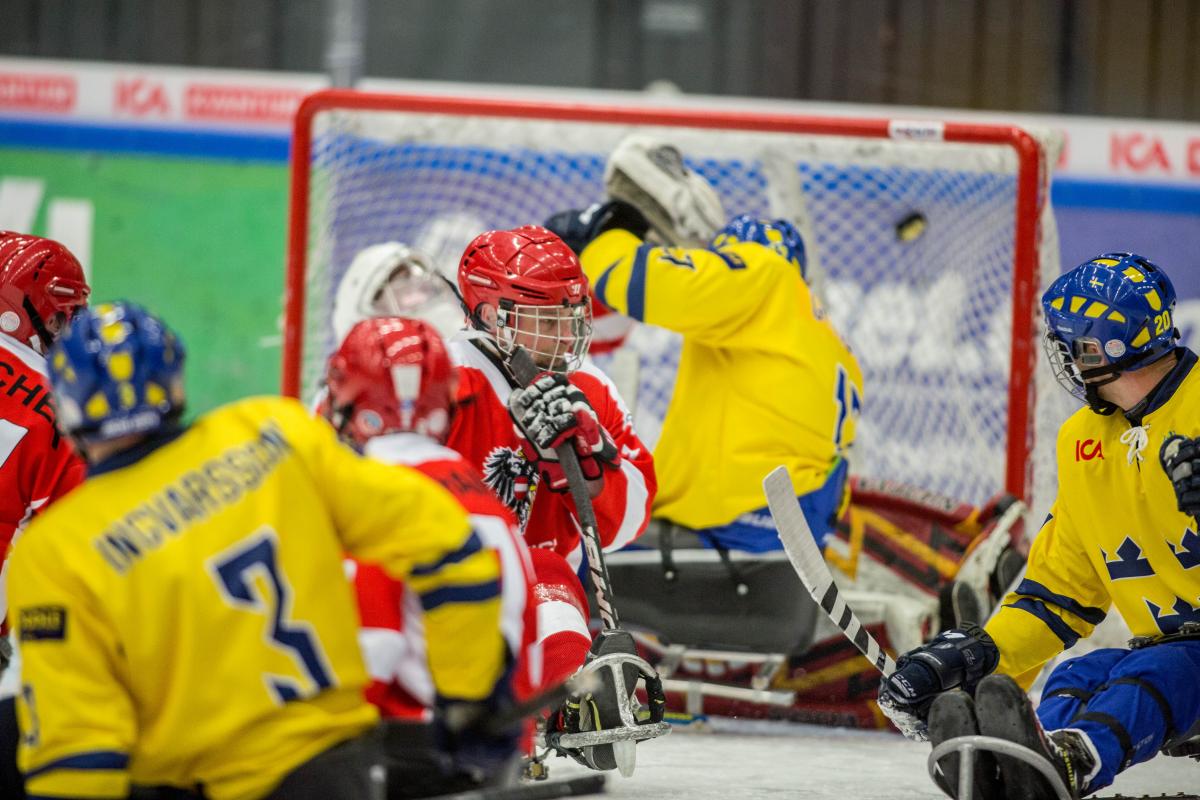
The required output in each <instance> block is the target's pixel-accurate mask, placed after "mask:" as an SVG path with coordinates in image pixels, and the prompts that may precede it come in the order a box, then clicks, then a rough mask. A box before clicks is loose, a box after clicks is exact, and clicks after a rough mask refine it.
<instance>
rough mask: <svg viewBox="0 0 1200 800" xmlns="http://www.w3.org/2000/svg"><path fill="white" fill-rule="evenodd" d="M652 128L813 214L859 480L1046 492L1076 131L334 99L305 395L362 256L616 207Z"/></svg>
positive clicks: (293, 296) (649, 335) (319, 189)
mask: <svg viewBox="0 0 1200 800" xmlns="http://www.w3.org/2000/svg"><path fill="white" fill-rule="evenodd" d="M635 129H650V130H653V131H654V132H655V133H657V134H660V135H662V136H664V137H665V138H667V139H668V140H671V141H673V142H675V143H676V144H677V145H678V146H679V148H680V150H681V151H682V152H683V153H684V156H685V158H686V160H687V162H688V163H689V165H690V166H691V167H692V168H693V169H695V170H696V171H698V172H699V173H700V174H702V175H704V176H705V177H706V178H707V179H708V180H709V181H710V182H711V183H713V185H714V186H715V187H716V188H717V190H718V192H719V194H720V195H721V197H722V200H723V202H724V204H725V208H726V211H727V212H729V213H730V214H735V213H743V212H744V213H751V214H756V215H760V216H761V215H770V216H786V217H789V218H791V219H792V220H793V221H796V222H797V223H798V224H799V227H800V229H801V232H802V233H803V234H804V238H805V244H806V249H807V251H808V252H809V254H810V258H811V259H812V260H814V261H815V262H816V266H817V269H816V272H817V274H818V275H819V281H820V294H821V295H822V296H823V297H824V299H825V300H826V304H827V308H828V312H829V314H830V316H831V318H832V319H833V321H834V324H835V327H837V328H838V330H839V331H840V332H842V333H843V335H844V336H845V337H846V338H847V340H848V342H849V344H850V345H851V347H852V348H853V349H854V350H855V352H856V354H857V355H858V357H859V360H860V362H861V363H862V366H863V368H864V376H865V384H866V385H865V391H864V393H865V398H864V409H863V419H862V425H861V430H862V434H861V435H860V438H859V442H858V443H857V444H856V450H857V451H858V452H857V454H856V463H855V469H856V471H857V472H859V473H860V474H867V475H871V476H874V477H879V478H887V479H893V480H899V481H903V482H909V483H914V484H916V485H919V486H922V488H926V489H929V490H931V491H936V492H941V493H943V494H946V495H949V496H951V497H955V498H956V499H962V500H968V501H971V502H982V501H983V500H986V499H987V497H988V496H990V495H991V494H993V493H995V492H998V491H1001V490H1007V491H1009V492H1011V493H1013V494H1015V495H1017V496H1018V497H1022V498H1026V499H1029V498H1030V497H1031V494H1032V492H1033V485H1032V483H1031V480H1032V475H1033V469H1034V464H1035V461H1036V462H1037V463H1039V464H1042V465H1047V464H1048V465H1049V466H1050V467H1051V470H1050V471H1051V472H1052V457H1049V458H1048V457H1047V456H1046V455H1045V454H1044V452H1043V454H1042V455H1041V456H1036V457H1035V442H1036V443H1037V446H1038V448H1045V447H1046V446H1047V445H1049V446H1050V447H1052V445H1053V438H1054V437H1053V427H1054V424H1056V423H1057V422H1058V421H1060V419H1061V414H1058V415H1056V416H1055V418H1054V419H1052V420H1050V421H1049V422H1048V423H1046V424H1045V425H1043V424H1042V423H1039V422H1038V421H1037V418H1038V417H1039V413H1038V399H1039V396H1040V393H1039V391H1038V388H1039V386H1040V385H1041V384H1042V382H1043V380H1044V376H1043V375H1042V374H1041V373H1042V371H1041V370H1040V369H1039V368H1038V366H1037V365H1038V363H1039V359H1038V357H1037V354H1036V350H1037V348H1036V347H1035V344H1036V342H1035V337H1036V336H1037V327H1038V309H1037V298H1038V293H1039V291H1040V289H1041V287H1043V286H1045V285H1046V284H1047V283H1048V281H1049V280H1051V279H1052V278H1053V277H1054V276H1056V275H1057V274H1058V272H1059V265H1058V260H1057V258H1058V257H1057V252H1056V247H1057V240H1056V237H1055V235H1054V232H1053V219H1052V216H1051V214H1050V208H1049V172H1050V165H1052V164H1053V159H1054V158H1055V157H1056V147H1057V143H1056V142H1055V141H1054V138H1053V136H1050V135H1047V134H1039V135H1037V136H1035V135H1033V134H1031V133H1029V132H1027V131H1025V130H1023V129H1021V128H1018V127H1014V126H1004V125H987V124H974V123H966V122H955V121H946V122H937V121H904V120H889V119H867V118H849V117H847V118H842V117H828V116H820V117H814V116H805V115H802V114H792V113H777V112H776V113H759V112H755V111H740V110H739V111H730V110H708V109H693V108H649V107H642V106H638V105H629V106H621V105H615V104H608V105H599V104H595V105H594V104H587V103H558V102H541V101H526V100H502V99H480V98H470V99H468V98H455V97H436V96H424V95H390V94H374V93H364V92H355V91H348V90H327V91H321V92H317V93H316V94H313V95H310V96H309V97H308V98H307V99H306V100H305V101H304V102H303V104H302V105H301V107H300V109H299V112H298V113H297V117H296V122H295V129H294V135H293V142H292V155H291V170H292V177H291V198H290V222H289V232H288V254H287V259H288V263H287V279H286V300H285V329H284V348H283V391H284V393H286V394H291V395H296V396H302V397H307V396H310V395H311V393H312V392H313V391H314V390H315V387H316V381H317V380H318V378H319V375H320V372H321V369H322V367H323V363H324V359H325V358H326V357H327V356H328V353H329V352H330V351H331V349H332V348H333V346H334V344H335V343H334V342H333V341H332V328H331V325H330V319H329V317H330V313H331V310H332V303H333V293H334V292H335V291H336V286H337V281H338V279H340V276H341V274H342V273H343V272H344V271H345V269H346V267H347V266H348V264H349V261H350V259H351V258H352V257H353V255H354V253H355V252H357V251H358V250H359V249H361V248H362V247H366V246H369V245H371V244H375V243H378V242H382V241H387V240H390V239H396V240H400V241H404V242H406V243H408V244H410V245H415V246H417V247H420V248H422V249H426V250H430V251H434V252H432V253H431V255H434V256H435V259H436V260H437V261H438V263H439V267H440V268H441V269H443V271H444V272H445V273H446V274H447V275H448V276H449V277H452V270H453V268H454V266H455V264H456V259H457V255H458V254H459V253H461V249H462V247H463V246H464V245H465V244H466V242H467V241H469V239H470V238H471V237H472V236H473V235H474V234H476V233H479V232H482V231H483V230H487V229H490V228H505V227H513V226H515V225H520V224H527V223H541V222H542V221H543V220H544V219H545V218H546V217H548V216H549V215H550V214H551V213H554V212H556V211H560V210H563V209H565V208H572V207H575V208H578V207H583V206H586V205H588V204H589V203H591V202H594V201H596V200H599V199H602V193H603V183H602V174H603V165H604V161H605V159H606V157H607V154H608V153H609V152H611V150H612V148H613V147H614V146H615V145H616V143H617V142H618V141H620V139H621V138H623V137H624V136H625V135H626V134H628V133H630V132H632V131H633V130H635ZM660 334H661V332H654V331H645V332H643V333H642V334H641V335H635V336H633V337H631V343H632V344H631V346H632V347H635V348H637V349H638V353H639V358H640V362H641V372H640V375H641V377H640V383H639V391H638V398H637V399H638V406H639V427H641V424H642V423H641V415H642V413H643V412H645V414H646V416H647V418H650V417H654V416H657V418H658V421H659V422H661V416H662V414H664V413H665V411H666V406H667V405H668V404H669V401H670V393H671V390H672V388H673V375H674V364H675V363H676V361H675V359H677V353H678V340H677V338H673V337H671V336H669V335H665V334H661V335H660ZM647 409H648V410H647ZM653 424H654V420H650V422H649V423H648V427H651V428H652V427H653ZM939 462H940V463H939ZM1042 471H1043V472H1044V471H1045V470H1042ZM1042 479H1043V476H1041V475H1039V481H1040V480H1042ZM1051 479H1052V476H1051Z"/></svg>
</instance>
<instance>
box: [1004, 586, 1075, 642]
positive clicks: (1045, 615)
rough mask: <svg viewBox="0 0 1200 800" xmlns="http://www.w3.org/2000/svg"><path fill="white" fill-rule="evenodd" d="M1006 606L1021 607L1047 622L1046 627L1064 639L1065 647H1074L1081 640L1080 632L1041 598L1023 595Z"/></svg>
mask: <svg viewBox="0 0 1200 800" xmlns="http://www.w3.org/2000/svg"><path fill="white" fill-rule="evenodd" d="M1005 608H1019V609H1021V610H1022V611H1028V612H1029V613H1030V614H1033V615H1034V616H1035V617H1037V618H1038V619H1040V620H1041V621H1042V622H1044V623H1046V627H1047V628H1049V629H1050V631H1051V632H1052V633H1053V634H1054V635H1055V636H1057V637H1058V638H1059V639H1061V640H1062V643H1063V647H1064V648H1067V647H1074V646H1075V643H1076V642H1078V641H1079V634H1077V633H1076V632H1075V631H1074V630H1072V628H1071V626H1070V625H1068V624H1067V623H1065V622H1063V621H1062V618H1061V617H1058V616H1055V614H1054V613H1053V612H1052V611H1051V610H1050V609H1048V608H1046V604H1045V603H1043V602H1042V601H1041V600H1034V599H1033V598H1031V597H1022V598H1021V599H1020V600H1018V601H1017V602H1015V603H1009V604H1008V605H1007V606H1005Z"/></svg>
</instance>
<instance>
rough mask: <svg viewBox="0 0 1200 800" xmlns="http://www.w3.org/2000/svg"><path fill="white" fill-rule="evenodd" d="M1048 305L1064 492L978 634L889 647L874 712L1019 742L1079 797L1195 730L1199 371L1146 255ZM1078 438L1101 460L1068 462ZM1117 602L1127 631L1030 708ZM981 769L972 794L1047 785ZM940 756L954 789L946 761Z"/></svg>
mask: <svg viewBox="0 0 1200 800" xmlns="http://www.w3.org/2000/svg"><path fill="white" fill-rule="evenodd" d="M1042 308H1043V311H1044V312H1045V322H1046V332H1045V345H1046V353H1047V356H1048V357H1049V359H1050V362H1051V364H1052V366H1053V368H1054V370H1055V372H1056V374H1057V375H1058V377H1059V381H1060V383H1062V384H1063V385H1064V386H1065V387H1066V388H1067V389H1068V390H1069V391H1071V392H1072V394H1074V395H1075V396H1077V397H1078V398H1079V399H1080V400H1082V401H1083V402H1084V403H1085V404H1086V407H1085V408H1081V409H1080V410H1079V411H1077V412H1076V413H1075V414H1074V415H1073V416H1071V417H1070V418H1069V419H1068V420H1067V421H1066V422H1065V423H1063V425H1062V428H1061V429H1060V430H1059V435H1058V445H1057V452H1058V456H1057V458H1058V497H1057V499H1056V501H1055V503H1054V506H1053V507H1052V508H1051V510H1050V514H1049V516H1048V517H1047V518H1046V521H1045V523H1044V524H1043V526H1042V529H1041V531H1040V532H1039V533H1038V535H1037V538H1036V540H1035V541H1034V543H1033V548H1032V551H1031V552H1030V555H1029V566H1028V571H1027V572H1026V574H1025V577H1024V580H1022V581H1021V583H1020V584H1019V585H1018V586H1017V587H1016V590H1015V591H1014V592H1012V593H1011V594H1010V595H1009V596H1008V597H1006V598H1005V600H1004V604H1003V607H1002V608H1001V609H1000V610H999V612H998V613H997V614H996V615H995V616H994V617H993V618H992V619H991V620H990V621H989V622H988V623H987V625H986V627H985V628H983V629H981V628H978V627H967V628H963V629H958V630H951V631H947V632H945V633H943V634H941V635H940V636H938V637H937V638H936V639H935V640H934V641H933V642H931V643H930V644H929V645H926V646H924V647H919V648H917V649H915V650H913V651H911V652H909V653H908V654H906V655H905V656H903V657H902V658H900V659H899V661H898V662H897V670H896V672H895V673H894V674H893V675H892V676H891V677H890V678H887V679H885V680H884V681H883V683H882V685H881V687H880V706H881V707H882V708H883V709H884V710H885V711H886V712H887V713H888V715H889V716H891V717H892V719H893V720H894V721H895V722H896V723H897V725H898V727H900V728H901V730H903V731H904V732H905V733H906V734H908V735H910V736H913V737H920V736H923V735H925V734H926V726H927V728H928V729H927V733H928V736H929V738H930V739H931V740H932V741H933V743H934V744H935V745H936V744H938V743H941V742H944V741H946V740H948V739H952V738H955V737H958V736H961V735H969V734H974V733H982V734H984V735H987V736H993V737H998V738H1001V739H1007V740H1010V741H1012V742H1016V743H1017V744H1020V745H1023V746H1025V747H1026V748H1029V749H1030V750H1032V751H1033V752H1034V753H1036V754H1037V755H1038V756H1039V757H1041V758H1044V759H1046V760H1048V761H1049V762H1050V763H1051V764H1053V766H1054V767H1055V768H1056V770H1057V772H1058V774H1059V775H1060V776H1061V778H1062V781H1063V783H1064V784H1065V785H1066V788H1067V789H1068V791H1069V792H1070V793H1071V794H1072V796H1074V797H1079V796H1082V795H1086V794H1089V793H1091V792H1094V791H1096V790H1097V789H1100V788H1103V787H1105V786H1107V785H1109V784H1110V783H1112V781H1113V778H1114V777H1115V776H1116V774H1117V773H1118V772H1121V771H1123V770H1125V769H1128V768H1129V767H1130V766H1132V765H1134V764H1137V763H1140V762H1143V761H1147V760H1149V759H1150V758H1153V757H1154V755H1155V754H1156V753H1157V752H1158V751H1159V750H1160V749H1161V748H1164V747H1167V748H1174V747H1176V746H1178V745H1180V744H1181V743H1182V742H1184V741H1186V740H1187V739H1189V738H1190V737H1191V736H1194V735H1196V734H1197V733H1200V681H1198V680H1197V675H1200V538H1198V537H1197V534H1196V531H1197V515H1200V439H1198V438H1197V436H1198V434H1200V370H1197V369H1196V355H1195V353H1193V352H1192V351H1190V350H1188V349H1187V348H1184V347H1179V346H1176V339H1177V338H1178V335H1179V334H1178V331H1177V330H1176V328H1175V324H1174V320H1173V319H1172V315H1173V314H1174V310H1175V289H1174V288H1173V287H1172V285H1171V281H1170V280H1169V279H1168V277H1167V275H1166V273H1164V272H1163V270H1162V269H1160V268H1159V267H1157V266H1156V265H1155V264H1153V263H1152V262H1150V261H1149V260H1148V259H1146V258H1144V257H1142V256H1139V255H1135V254H1131V253H1107V254H1104V255H1101V256H1097V257H1096V258H1094V259H1092V260H1090V261H1087V262H1085V263H1083V264H1081V265H1079V266H1078V267H1076V268H1075V269H1073V270H1071V271H1070V272H1068V273H1066V274H1065V275H1062V276H1061V277H1059V278H1058V279H1057V280H1056V281H1055V282H1054V283H1053V284H1051V286H1050V288H1049V289H1048V290H1047V291H1046V293H1045V294H1044V295H1043V297H1042ZM1080 442H1092V443H1094V450H1092V449H1090V450H1089V452H1094V453H1095V456H1094V457H1090V458H1083V459H1081V458H1079V457H1077V455H1076V452H1077V449H1078V448H1079V443H1080ZM1114 605H1115V606H1116V609H1117V611H1118V613H1120V615H1121V617H1122V619H1123V620H1124V621H1125V622H1126V623H1127V624H1128V626H1129V628H1130V630H1131V631H1133V633H1134V634H1135V635H1136V636H1137V637H1138V638H1137V639H1135V640H1133V641H1131V642H1130V648H1129V649H1125V648H1106V649H1101V650H1095V651H1093V652H1091V653H1088V654H1086V655H1083V656H1080V657H1078V658H1074V659H1071V660H1068V661H1065V662H1063V663H1062V664H1061V665H1059V666H1058V667H1057V668H1056V669H1055V670H1054V672H1053V673H1052V674H1051V675H1050V677H1049V680H1048V681H1047V682H1046V684H1045V687H1044V688H1043V690H1042V701H1041V703H1040V705H1039V706H1038V708H1037V710H1036V712H1035V711H1034V710H1033V708H1032V707H1031V704H1030V702H1029V700H1028V698H1027V697H1026V695H1025V691H1024V690H1025V689H1026V688H1028V687H1029V686H1030V684H1032V682H1033V681H1034V679H1035V677H1036V676H1037V674H1038V672H1039V671H1040V670H1041V668H1042V666H1043V665H1044V664H1045V663H1046V662H1047V661H1049V660H1050V659H1051V658H1052V657H1054V656H1055V655H1057V654H1058V653H1060V652H1061V651H1062V650H1064V649H1066V648H1069V647H1071V646H1072V645H1074V644H1075V642H1076V641H1078V640H1079V639H1080V638H1082V637H1086V636H1088V635H1089V634H1090V633H1091V632H1092V630H1093V628H1094V627H1095V626H1096V625H1097V624H1098V623H1099V622H1100V621H1101V620H1103V619H1104V617H1105V615H1106V614H1107V613H1108V611H1109V609H1110V607H1112V606H1114ZM992 673H994V674H992ZM972 695H973V699H972ZM975 763H976V765H977V767H976V772H975V785H976V788H977V793H976V796H977V797H984V798H999V797H1024V798H1031V799H1032V800H1040V798H1053V797H1055V796H1056V795H1055V793H1054V791H1053V789H1052V787H1051V786H1050V785H1049V784H1048V782H1046V781H1045V780H1044V779H1043V778H1042V777H1041V776H1040V775H1039V773H1037V772H1036V771H1035V770H1034V769H1033V767H1031V766H1029V765H1028V764H1026V763H1025V762H1023V761H1020V760H1018V759H1016V758H1013V757H1011V756H1003V755H992V754H989V753H981V754H979V755H978V756H977V759H976V762H975ZM941 767H942V772H943V774H944V775H945V776H946V787H945V788H947V790H948V791H950V790H951V789H952V788H954V787H957V785H958V783H957V781H958V776H957V767H958V764H957V756H948V757H947V758H945V759H944V760H943V762H942V764H941ZM1180 788H1183V787H1180Z"/></svg>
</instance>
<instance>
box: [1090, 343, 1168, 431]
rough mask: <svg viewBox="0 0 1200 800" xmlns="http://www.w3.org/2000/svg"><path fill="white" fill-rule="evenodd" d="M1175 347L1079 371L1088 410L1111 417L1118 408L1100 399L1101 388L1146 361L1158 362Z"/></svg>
mask: <svg viewBox="0 0 1200 800" xmlns="http://www.w3.org/2000/svg"><path fill="white" fill-rule="evenodd" d="M1172 350H1174V347H1173V346H1172V347H1168V348H1166V349H1165V350H1147V351H1145V352H1144V353H1137V354H1136V355H1132V356H1129V357H1128V358H1123V359H1121V360H1120V361H1115V362H1113V363H1112V364H1105V365H1104V366H1102V367H1093V368H1092V369H1083V370H1080V371H1079V377H1081V378H1083V394H1084V400H1086V401H1087V404H1088V408H1090V409H1091V410H1092V411H1095V412H1096V413H1097V414H1101V415H1103V416H1106V417H1107V416H1109V415H1110V414H1113V413H1114V412H1116V411H1117V406H1116V404H1114V403H1110V402H1109V401H1107V400H1105V399H1103V398H1102V397H1100V387H1101V386H1107V385H1108V384H1110V383H1112V382H1113V381H1115V380H1116V379H1117V378H1119V377H1121V375H1122V374H1123V373H1124V372H1126V371H1128V370H1130V369H1133V368H1134V367H1136V366H1138V365H1139V364H1142V362H1146V361H1157V360H1158V359H1159V358H1160V357H1162V356H1165V355H1167V354H1169V353H1170V352H1171V351H1172Z"/></svg>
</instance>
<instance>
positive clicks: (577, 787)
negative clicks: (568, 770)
mask: <svg viewBox="0 0 1200 800" xmlns="http://www.w3.org/2000/svg"><path fill="white" fill-rule="evenodd" d="M604 784H605V777H604V776H603V775H581V776H579V777H577V778H568V779H567V780H563V781H546V782H545V783H526V784H522V785H519V786H494V787H490V788H483V789H473V790H469V791H466V792H458V793H457V794H442V795H436V796H434V797H432V798H430V800H553V799H554V798H558V797H583V796H586V795H593V794H602V793H603V792H604Z"/></svg>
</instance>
